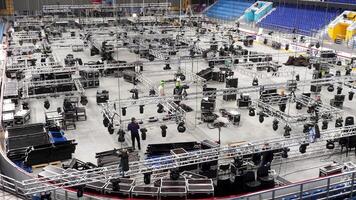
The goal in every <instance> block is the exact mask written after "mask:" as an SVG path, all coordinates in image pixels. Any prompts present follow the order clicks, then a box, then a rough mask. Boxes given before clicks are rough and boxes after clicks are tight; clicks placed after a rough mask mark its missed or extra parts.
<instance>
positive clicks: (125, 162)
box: [120, 150, 130, 172]
mask: <svg viewBox="0 0 356 200" xmlns="http://www.w3.org/2000/svg"><path fill="white" fill-rule="evenodd" d="M120 165H121V168H122V171H124V172H127V171H129V169H130V168H129V154H128V152H127V150H124V151H121V162H120Z"/></svg>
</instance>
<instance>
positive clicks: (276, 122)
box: [272, 119, 279, 131]
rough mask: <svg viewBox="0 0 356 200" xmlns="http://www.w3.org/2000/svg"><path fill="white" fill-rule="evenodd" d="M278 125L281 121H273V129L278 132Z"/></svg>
mask: <svg viewBox="0 0 356 200" xmlns="http://www.w3.org/2000/svg"><path fill="white" fill-rule="evenodd" d="M278 123H279V121H278V120H277V119H274V120H273V125H272V128H273V130H274V131H276V130H278Z"/></svg>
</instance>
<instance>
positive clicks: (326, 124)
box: [321, 120, 329, 130]
mask: <svg viewBox="0 0 356 200" xmlns="http://www.w3.org/2000/svg"><path fill="white" fill-rule="evenodd" d="M322 123H323V124H322V126H321V129H322V130H326V129H328V124H329V122H328V121H327V120H324V121H323V122H322Z"/></svg>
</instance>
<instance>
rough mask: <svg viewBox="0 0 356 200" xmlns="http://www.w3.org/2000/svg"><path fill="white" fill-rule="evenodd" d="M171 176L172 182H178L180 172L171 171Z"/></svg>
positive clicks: (176, 170)
mask: <svg viewBox="0 0 356 200" xmlns="http://www.w3.org/2000/svg"><path fill="white" fill-rule="evenodd" d="M169 176H170V178H171V179H172V180H178V179H179V170H178V169H176V168H174V169H171V170H170V173H169Z"/></svg>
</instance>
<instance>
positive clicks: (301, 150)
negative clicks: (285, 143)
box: [299, 143, 309, 154]
mask: <svg viewBox="0 0 356 200" xmlns="http://www.w3.org/2000/svg"><path fill="white" fill-rule="evenodd" d="M307 146H309V144H308V143H306V144H302V145H300V147H299V152H300V153H302V154H303V153H305V152H307Z"/></svg>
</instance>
